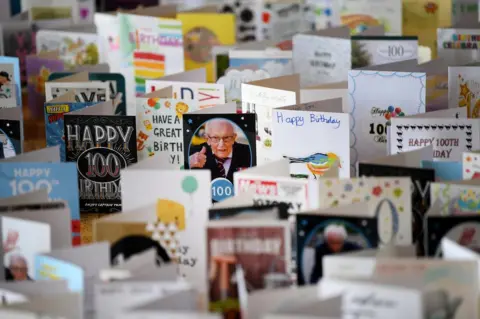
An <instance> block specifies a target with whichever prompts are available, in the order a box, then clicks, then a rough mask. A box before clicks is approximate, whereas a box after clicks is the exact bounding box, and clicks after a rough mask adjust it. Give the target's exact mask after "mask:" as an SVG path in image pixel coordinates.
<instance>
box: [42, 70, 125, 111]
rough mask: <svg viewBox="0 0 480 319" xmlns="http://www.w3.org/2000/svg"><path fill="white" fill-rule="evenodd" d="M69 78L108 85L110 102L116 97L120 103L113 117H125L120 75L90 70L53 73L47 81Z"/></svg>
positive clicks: (123, 89) (122, 83) (123, 86)
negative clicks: (76, 72)
mask: <svg viewBox="0 0 480 319" xmlns="http://www.w3.org/2000/svg"><path fill="white" fill-rule="evenodd" d="M87 75H88V76H87ZM70 76H75V78H74V81H75V82H83V81H101V82H105V83H108V85H109V92H110V98H109V99H110V100H114V99H115V98H116V97H117V96H119V97H120V103H119V104H118V106H117V109H116V110H115V115H127V113H126V112H127V106H126V96H127V93H126V90H125V78H124V77H123V75H122V74H120V73H99V72H95V71H93V70H91V71H90V72H88V73H87V72H82V73H78V74H75V73H74V72H54V73H51V74H50V75H49V77H48V81H56V80H59V79H66V80H68V81H72V78H67V77H70Z"/></svg>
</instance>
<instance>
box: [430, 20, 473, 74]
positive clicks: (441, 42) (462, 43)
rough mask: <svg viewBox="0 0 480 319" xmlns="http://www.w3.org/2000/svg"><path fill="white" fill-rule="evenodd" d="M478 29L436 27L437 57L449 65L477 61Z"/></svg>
mask: <svg viewBox="0 0 480 319" xmlns="http://www.w3.org/2000/svg"><path fill="white" fill-rule="evenodd" d="M479 39H480V30H478V29H440V28H439V29H437V49H438V57H439V58H442V59H444V60H445V61H446V62H447V63H448V64H449V65H464V64H467V63H471V62H478V61H479V51H478V43H479Z"/></svg>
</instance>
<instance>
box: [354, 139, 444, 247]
mask: <svg viewBox="0 0 480 319" xmlns="http://www.w3.org/2000/svg"><path fill="white" fill-rule="evenodd" d="M431 158H432V147H431V146H430V147H426V148H422V149H419V150H415V151H410V152H404V153H399V154H396V155H390V156H385V157H381V158H377V159H374V160H370V161H364V162H359V163H358V176H360V177H362V176H367V177H374V176H376V177H382V176H384V177H385V176H391V177H395V176H399V177H400V176H402V177H410V178H411V190H412V191H411V194H412V195H411V196H412V216H413V225H412V226H413V243H415V244H416V245H417V248H418V252H419V253H420V255H422V252H423V251H424V247H423V236H424V229H423V228H424V227H423V220H424V216H425V214H426V212H427V210H428V209H429V207H430V184H431V183H433V182H434V181H435V170H434V169H432V168H424V167H422V164H421V163H422V160H426V159H431Z"/></svg>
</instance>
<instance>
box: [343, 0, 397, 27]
mask: <svg viewBox="0 0 480 319" xmlns="http://www.w3.org/2000/svg"><path fill="white" fill-rule="evenodd" d="M340 10H341V16H340V22H341V24H343V25H346V26H348V27H349V29H350V30H351V32H352V33H354V34H356V33H359V32H363V31H364V30H365V28H368V27H375V26H379V25H383V26H384V27H385V32H386V33H387V34H388V35H401V34H402V1H399V0H395V1H387V0H382V1H376V2H375V3H371V2H369V1H368V0H362V1H357V0H346V1H343V3H342V5H341V9H340Z"/></svg>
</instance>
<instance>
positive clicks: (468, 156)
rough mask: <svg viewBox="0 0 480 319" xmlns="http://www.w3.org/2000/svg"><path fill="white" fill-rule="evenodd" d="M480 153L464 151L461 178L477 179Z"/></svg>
mask: <svg viewBox="0 0 480 319" xmlns="http://www.w3.org/2000/svg"><path fill="white" fill-rule="evenodd" d="M479 155H480V154H478V152H464V153H463V158H462V160H463V161H462V163H463V169H462V173H463V174H462V178H461V179H477V178H480V156H479Z"/></svg>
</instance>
